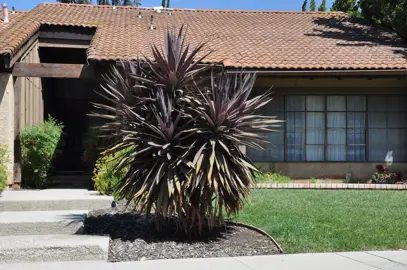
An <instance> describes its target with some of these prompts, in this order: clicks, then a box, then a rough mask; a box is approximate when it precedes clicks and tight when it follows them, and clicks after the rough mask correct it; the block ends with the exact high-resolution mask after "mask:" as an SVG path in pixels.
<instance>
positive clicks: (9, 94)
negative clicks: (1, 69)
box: [0, 73, 14, 184]
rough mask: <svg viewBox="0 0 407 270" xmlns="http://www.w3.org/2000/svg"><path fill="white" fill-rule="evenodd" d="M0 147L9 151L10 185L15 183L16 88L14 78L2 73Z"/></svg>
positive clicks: (0, 82)
mask: <svg viewBox="0 0 407 270" xmlns="http://www.w3.org/2000/svg"><path fill="white" fill-rule="evenodd" d="M0 130H1V132H0V146H2V147H5V148H6V149H7V151H8V159H9V163H8V164H7V168H8V173H9V177H8V184H12V183H13V167H14V166H13V160H14V86H13V77H12V76H11V74H8V73H0Z"/></svg>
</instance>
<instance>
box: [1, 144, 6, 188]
mask: <svg viewBox="0 0 407 270" xmlns="http://www.w3.org/2000/svg"><path fill="white" fill-rule="evenodd" d="M7 162H8V156H7V150H6V149H5V148H3V147H0V193H1V192H2V191H3V190H4V188H5V187H6V183H7V176H8V173H7V165H6V164H7Z"/></svg>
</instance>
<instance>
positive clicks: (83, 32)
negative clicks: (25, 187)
mask: <svg viewBox="0 0 407 270" xmlns="http://www.w3.org/2000/svg"><path fill="white" fill-rule="evenodd" d="M93 34H94V29H92V28H89V29H83V28H75V27H51V26H46V27H43V28H42V29H41V30H40V32H39V34H38V37H36V38H35V40H32V45H31V46H29V48H28V49H27V51H26V52H25V55H24V56H23V57H21V59H20V60H19V61H17V62H16V63H15V64H14V68H13V76H14V78H15V92H16V98H15V126H16V128H15V141H16V143H15V158H14V159H15V170H14V171H15V173H14V182H15V183H20V182H21V158H20V154H19V153H20V142H19V136H20V134H19V133H20V132H21V131H22V130H23V128H24V127H26V126H31V125H35V124H38V123H40V122H42V121H43V120H46V119H47V118H48V117H49V116H51V117H52V118H54V119H56V120H57V121H58V122H61V123H62V124H63V125H64V129H63V138H62V140H61V144H60V147H59V149H58V151H57V155H56V159H55V164H54V166H53V170H52V177H51V179H50V185H51V186H52V187H64V188H76V187H78V188H84V187H86V188H92V186H93V184H92V181H91V176H92V172H93V167H94V163H95V158H94V157H88V156H87V155H88V154H87V150H89V149H88V148H89V147H95V143H94V142H93V140H95V134H94V132H92V130H93V129H92V128H91V127H92V126H95V125H98V120H97V119H94V118H91V117H89V116H88V114H89V113H90V112H91V110H92V104H91V101H93V102H97V101H98V100H100V96H98V95H97V94H96V93H95V90H97V89H98V88H99V87H100V84H101V83H102V82H103V81H102V80H101V74H102V72H96V70H97V67H96V65H88V64H87V48H88V46H89V44H90V41H91V39H92V37H93ZM108 66H109V63H107V64H105V65H99V66H98V68H100V67H102V68H101V70H107V69H106V68H108Z"/></svg>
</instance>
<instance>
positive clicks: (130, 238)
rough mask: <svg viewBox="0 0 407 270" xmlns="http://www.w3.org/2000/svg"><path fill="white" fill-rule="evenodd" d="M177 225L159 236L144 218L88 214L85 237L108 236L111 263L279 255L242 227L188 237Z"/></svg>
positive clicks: (266, 241) (119, 210) (119, 209)
mask: <svg viewBox="0 0 407 270" xmlns="http://www.w3.org/2000/svg"><path fill="white" fill-rule="evenodd" d="M179 232H180V230H179V229H178V228H177V227H176V226H175V225H174V226H169V227H168V228H167V229H166V230H165V232H161V233H160V234H158V233H157V232H156V230H155V225H153V224H152V223H151V220H150V221H149V220H148V219H147V218H146V216H145V215H143V214H137V213H129V212H126V211H125V210H124V207H123V206H122V205H121V204H120V203H118V206H117V208H116V209H104V210H97V211H92V212H89V214H88V218H87V219H86V222H85V234H90V235H109V236H110V239H111V240H110V248H109V261H111V262H120V261H140V260H156V259H179V258H210V257H235V256H253V255H273V254H279V251H278V249H277V247H276V245H275V244H274V243H273V242H272V241H271V240H270V239H268V238H267V237H265V236H264V235H262V234H260V233H258V232H256V231H253V230H250V229H247V228H244V227H240V226H235V225H233V226H226V227H224V228H220V229H219V230H217V231H216V232H211V233H204V234H203V235H202V236H199V237H198V236H196V237H194V238H186V237H184V236H182V234H180V233H179Z"/></svg>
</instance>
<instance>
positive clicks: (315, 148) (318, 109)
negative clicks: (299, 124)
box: [305, 96, 325, 161]
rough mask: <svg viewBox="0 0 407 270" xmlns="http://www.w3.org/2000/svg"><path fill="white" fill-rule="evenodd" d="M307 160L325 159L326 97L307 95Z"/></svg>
mask: <svg viewBox="0 0 407 270" xmlns="http://www.w3.org/2000/svg"><path fill="white" fill-rule="evenodd" d="M306 110H307V119H306V121H307V125H306V137H307V139H306V148H305V153H306V160H307V161H323V160H324V159H325V151H324V145H325V112H324V111H325V97H324V96H307V97H306Z"/></svg>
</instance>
